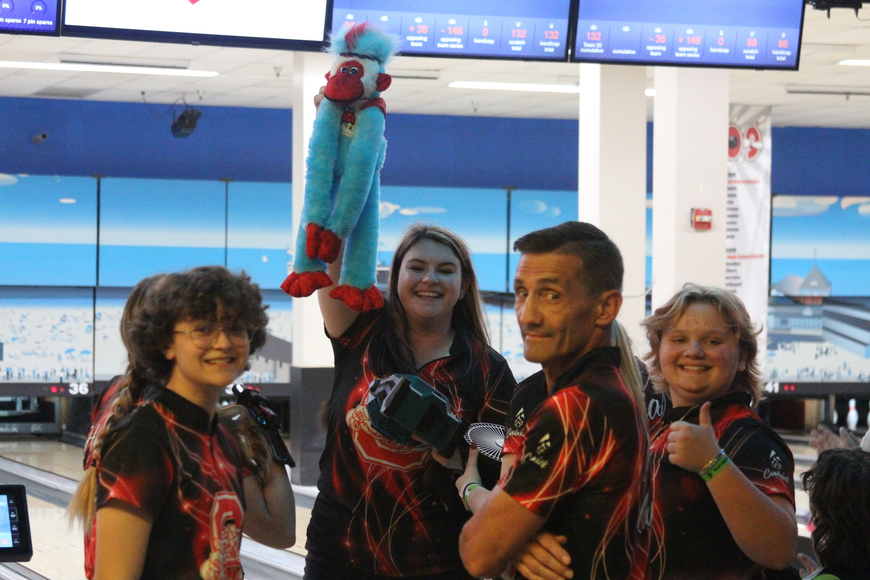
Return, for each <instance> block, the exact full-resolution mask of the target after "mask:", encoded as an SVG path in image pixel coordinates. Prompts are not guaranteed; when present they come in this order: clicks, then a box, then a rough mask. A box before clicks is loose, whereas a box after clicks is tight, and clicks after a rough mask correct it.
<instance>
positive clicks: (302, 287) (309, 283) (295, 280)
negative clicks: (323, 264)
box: [281, 272, 332, 298]
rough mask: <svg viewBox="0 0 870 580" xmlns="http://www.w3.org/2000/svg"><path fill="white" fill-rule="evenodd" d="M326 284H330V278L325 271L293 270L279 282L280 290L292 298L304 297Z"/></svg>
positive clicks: (324, 286)
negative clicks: (300, 271) (297, 271)
mask: <svg viewBox="0 0 870 580" xmlns="http://www.w3.org/2000/svg"><path fill="white" fill-rule="evenodd" d="M327 286H332V278H330V277H329V274H327V273H326V272H302V273H301V274H297V273H296V272H293V273H292V274H290V275H289V276H287V279H286V280H284V283H283V284H281V290H283V291H284V292H286V293H287V294H289V295H290V296H292V297H294V298H305V297H306V296H311V295H312V294H314V291H315V290H318V289H320V288H326V287H327Z"/></svg>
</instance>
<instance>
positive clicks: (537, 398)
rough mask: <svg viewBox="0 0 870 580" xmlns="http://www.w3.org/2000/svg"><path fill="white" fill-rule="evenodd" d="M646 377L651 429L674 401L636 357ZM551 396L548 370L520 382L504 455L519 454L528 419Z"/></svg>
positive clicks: (512, 401)
mask: <svg viewBox="0 0 870 580" xmlns="http://www.w3.org/2000/svg"><path fill="white" fill-rule="evenodd" d="M635 362H636V363H637V366H638V369H639V370H640V375H641V380H642V381H643V396H644V400H645V402H646V413H647V417H646V418H647V430H648V431H651V430H652V429H653V428H654V426H655V425H658V424H659V423H661V421H662V418H663V417H664V415H665V412H666V411H667V410H668V409H670V406H671V402H670V399H668V398H667V397H666V396H665V395H663V394H662V393H657V392H656V391H655V389H654V388H653V385H652V381H651V380H650V378H649V373H647V371H646V366H644V364H643V363H642V362H641V361H640V360H639V359H635ZM546 398H547V378H546V377H545V376H544V371H538V372H536V373H535V374H533V375H531V376H530V377H528V378H526V379H525V380H524V381H522V382H521V383H520V384H518V385H517V388H516V390H515V391H514V396H513V398H512V399H511V408H510V411H508V416H507V423H506V424H505V440H504V445H503V446H502V450H501V452H502V455H508V454H518V453H519V452H520V449H522V447H523V437H524V435H523V434H524V433H525V429H526V421H527V420H528V419H529V417H531V416H532V414H533V413H534V412H535V409H537V408H538V405H540V404H541V402H542V401H543V400H544V399H546Z"/></svg>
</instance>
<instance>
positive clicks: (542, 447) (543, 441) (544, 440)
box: [523, 433, 553, 469]
mask: <svg viewBox="0 0 870 580" xmlns="http://www.w3.org/2000/svg"><path fill="white" fill-rule="evenodd" d="M552 445H553V444H552V443H551V442H550V434H549V433H547V434H546V435H544V436H543V437H541V438H540V439H539V440H538V446H537V447H536V448H535V452H534V453H532V452H531V451H529V452H528V453H526V454H524V455H523V461H529V462H531V463H534V464H535V465H537V466H538V467H540V468H541V469H546V468H547V467H548V466H549V465H550V462H549V461H548V460H546V459H544V458H542V457H541V456H542V455H543V454H544V453H546V452H547V451H548V450H549V449H550V447H552Z"/></svg>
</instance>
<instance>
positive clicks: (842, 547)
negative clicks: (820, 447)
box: [803, 449, 870, 580]
mask: <svg viewBox="0 0 870 580" xmlns="http://www.w3.org/2000/svg"><path fill="white" fill-rule="evenodd" d="M803 484H804V489H805V490H806V492H807V494H808V495H809V496H810V514H812V518H813V522H815V529H814V530H813V532H812V538H813V549H814V550H815V553H816V558H817V559H818V561H819V563H820V564H821V568H819V569H816V570H811V571H810V574H809V575H808V576H806V577H805V580H810V579H811V578H812V579H814V580H866V579H867V578H870V453H868V452H867V451H864V450H863V449H830V450H827V451H823V452H822V453H820V454H819V459H818V461H816V463H815V465H813V467H812V468H811V469H810V470H809V471H807V472H806V473H804V475H803Z"/></svg>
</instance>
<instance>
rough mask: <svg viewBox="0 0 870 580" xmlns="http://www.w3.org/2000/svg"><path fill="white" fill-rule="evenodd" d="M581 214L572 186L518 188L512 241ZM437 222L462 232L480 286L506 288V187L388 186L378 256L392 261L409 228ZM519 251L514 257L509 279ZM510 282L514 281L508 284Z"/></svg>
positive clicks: (513, 197) (383, 198)
mask: <svg viewBox="0 0 870 580" xmlns="http://www.w3.org/2000/svg"><path fill="white" fill-rule="evenodd" d="M576 215H577V194H576V192H573V191H542V190H516V191H514V192H513V193H512V194H511V231H510V234H511V239H510V246H511V247H513V242H514V241H515V240H516V239H517V238H518V237H520V236H521V235H523V234H527V233H529V232H530V231H533V230H536V229H540V228H545V227H550V226H554V225H557V224H560V223H562V222H563V221H565V220H567V219H574V218H575V216H576ZM416 222H425V223H434V224H437V225H441V226H444V227H446V228H449V229H451V230H453V231H454V232H456V233H457V234H459V235H460V236H462V237H463V238H464V239H465V241H466V242H467V243H468V245H469V247H470V248H471V251H472V253H473V261H474V267H475V271H476V273H477V277H478V281H479V284H480V287H481V289H483V290H488V291H497V292H504V291H505V289H506V288H505V275H506V269H507V268H508V266H507V264H506V260H505V251H506V249H507V247H508V240H507V192H506V191H505V190H504V189H468V188H466V189H457V188H451V189H446V188H432V187H384V188H383V190H382V192H381V230H380V244H379V247H380V254H379V260H380V261H381V262H382V263H383V264H385V265H389V263H390V260H391V259H392V255H393V250H394V249H395V247H396V244H397V243H398V241H399V239H400V238H401V236H402V233H403V232H404V230H405V228H407V227H408V226H409V225H411V224H413V223H416ZM516 262H517V255H516V254H513V255H512V256H511V265H510V274H509V275H508V279H509V284H510V280H512V275H513V270H514V269H515V268H516ZM508 287H510V286H508Z"/></svg>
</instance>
